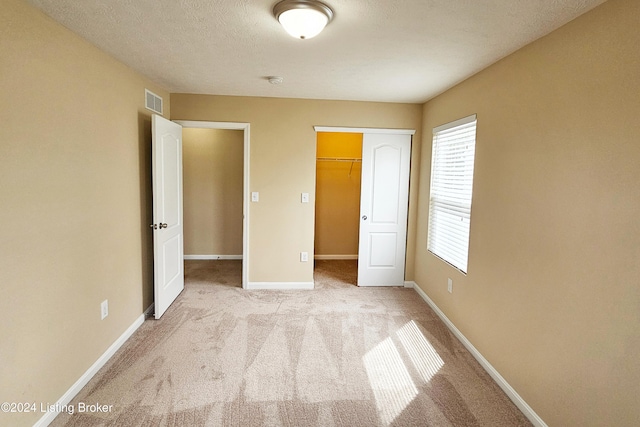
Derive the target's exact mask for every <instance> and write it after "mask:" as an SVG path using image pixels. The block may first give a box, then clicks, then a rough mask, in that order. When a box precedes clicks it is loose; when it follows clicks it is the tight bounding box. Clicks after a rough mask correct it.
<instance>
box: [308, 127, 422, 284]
mask: <svg viewBox="0 0 640 427" xmlns="http://www.w3.org/2000/svg"><path fill="white" fill-rule="evenodd" d="M313 129H314V130H315V131H316V134H317V133H318V132H341V133H361V134H365V133H368V134H393V135H411V136H412V137H413V135H415V133H416V130H415V129H388V128H355V127H336V126H314V127H313ZM316 144H317V138H316ZM316 148H317V147H316ZM412 151H413V150H412ZM409 162H410V163H409V179H411V168H412V166H413V162H411V160H409ZM316 174H317V171H316ZM408 191H410V187H409V190H408ZM407 221H408V217H407ZM408 227H409V224H408V222H407V228H408ZM404 244H405V252H404V256H405V277H406V268H407V267H406V256H407V250H406V246H407V241H406V240H405V243H404ZM314 255H315V254H314ZM358 255H359V249H358Z"/></svg>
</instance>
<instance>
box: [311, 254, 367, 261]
mask: <svg viewBox="0 0 640 427" xmlns="http://www.w3.org/2000/svg"><path fill="white" fill-rule="evenodd" d="M313 259H321V260H335V259H358V255H314V256H313Z"/></svg>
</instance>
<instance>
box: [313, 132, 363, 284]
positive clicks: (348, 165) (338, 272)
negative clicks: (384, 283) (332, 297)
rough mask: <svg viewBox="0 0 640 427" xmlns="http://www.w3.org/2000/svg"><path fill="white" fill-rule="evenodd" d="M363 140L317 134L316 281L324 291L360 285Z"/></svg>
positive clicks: (347, 135) (341, 134)
mask: <svg viewBox="0 0 640 427" xmlns="http://www.w3.org/2000/svg"><path fill="white" fill-rule="evenodd" d="M362 138H363V134H362V133H347V132H317V134H316V205H315V238H314V277H315V282H316V285H317V286H320V287H337V286H341V285H343V286H355V285H356V284H357V272H358V264H357V259H358V235H359V223H360V220H359V218H360V187H361V177H362Z"/></svg>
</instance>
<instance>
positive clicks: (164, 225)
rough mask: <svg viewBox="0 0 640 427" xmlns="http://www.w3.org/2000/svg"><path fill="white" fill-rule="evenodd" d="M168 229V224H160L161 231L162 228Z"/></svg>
mask: <svg viewBox="0 0 640 427" xmlns="http://www.w3.org/2000/svg"><path fill="white" fill-rule="evenodd" d="M167 227H168V225H167V223H166V222H165V223H164V224H163V223H160V228H161V229H162V228H167Z"/></svg>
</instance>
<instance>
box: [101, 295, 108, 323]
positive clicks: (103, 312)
mask: <svg viewBox="0 0 640 427" xmlns="http://www.w3.org/2000/svg"><path fill="white" fill-rule="evenodd" d="M108 315H109V300H104V301H102V304H100V320H104V318H105V317H107V316H108Z"/></svg>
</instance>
